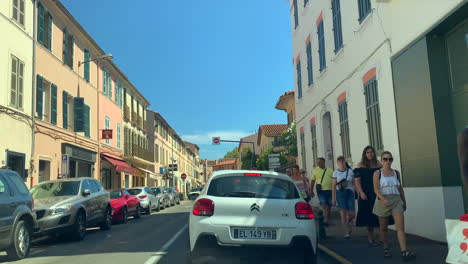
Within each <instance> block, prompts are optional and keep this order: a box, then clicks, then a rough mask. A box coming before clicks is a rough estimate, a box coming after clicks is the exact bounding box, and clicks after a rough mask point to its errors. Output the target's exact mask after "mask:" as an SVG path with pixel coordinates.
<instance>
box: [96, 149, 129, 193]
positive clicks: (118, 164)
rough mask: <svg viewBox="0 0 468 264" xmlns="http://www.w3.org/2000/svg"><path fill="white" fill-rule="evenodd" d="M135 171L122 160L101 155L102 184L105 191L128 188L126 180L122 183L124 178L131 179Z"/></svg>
mask: <svg viewBox="0 0 468 264" xmlns="http://www.w3.org/2000/svg"><path fill="white" fill-rule="evenodd" d="M135 171H136V169H135V168H132V167H131V166H130V165H128V164H127V163H126V162H125V161H123V160H121V159H117V158H113V157H110V156H106V155H101V184H102V186H103V187H104V188H105V189H116V188H122V187H124V188H128V185H127V182H126V181H125V180H124V181H123V183H122V178H123V179H127V178H129V177H130V176H129V175H132V174H134V173H135Z"/></svg>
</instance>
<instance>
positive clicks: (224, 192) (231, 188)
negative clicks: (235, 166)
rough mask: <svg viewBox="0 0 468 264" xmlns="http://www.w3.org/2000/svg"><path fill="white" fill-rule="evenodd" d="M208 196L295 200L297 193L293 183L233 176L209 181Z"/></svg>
mask: <svg viewBox="0 0 468 264" xmlns="http://www.w3.org/2000/svg"><path fill="white" fill-rule="evenodd" d="M207 194H208V195H211V196H218V197H245V198H267V199H297V198H299V193H298V192H297V189H296V186H295V185H294V183H293V182H291V181H287V180H284V179H279V178H272V177H267V176H257V177H250V176H244V175H233V176H228V177H221V178H217V179H214V180H212V181H211V183H210V186H209V188H208V193H207Z"/></svg>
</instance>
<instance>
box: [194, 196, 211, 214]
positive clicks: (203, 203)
mask: <svg viewBox="0 0 468 264" xmlns="http://www.w3.org/2000/svg"><path fill="white" fill-rule="evenodd" d="M192 213H193V214H194V215H199V216H212V215H213V213H214V202H213V201H211V200H210V199H205V198H204V199H200V200H198V201H197V202H196V203H195V204H194V205H193V211H192Z"/></svg>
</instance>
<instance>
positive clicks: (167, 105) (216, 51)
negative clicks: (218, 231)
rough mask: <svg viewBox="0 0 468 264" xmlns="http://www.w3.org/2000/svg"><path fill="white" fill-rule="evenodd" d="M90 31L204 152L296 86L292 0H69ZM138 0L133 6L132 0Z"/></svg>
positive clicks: (235, 135)
mask: <svg viewBox="0 0 468 264" xmlns="http://www.w3.org/2000/svg"><path fill="white" fill-rule="evenodd" d="M62 3H63V4H64V5H65V6H66V7H67V8H68V9H69V11H70V12H71V13H72V14H73V15H74V16H75V18H76V19H77V20H78V21H79V22H80V23H81V25H82V26H83V27H84V28H85V29H86V30H87V31H88V33H89V34H90V35H91V36H92V37H93V38H94V39H95V40H96V41H97V43H98V44H99V45H100V46H101V47H102V48H103V49H104V50H105V51H106V52H107V53H112V54H113V55H114V61H115V63H116V64H117V65H118V66H119V67H120V68H121V69H122V70H123V71H124V72H125V74H126V75H127V76H128V77H129V79H130V80H131V81H132V83H133V84H134V85H135V86H136V87H137V88H138V89H139V90H140V91H141V92H142V94H143V95H144V96H145V97H146V98H147V99H148V100H149V101H150V102H151V106H150V108H151V109H153V110H155V111H158V112H160V113H161V114H162V115H163V116H164V118H165V119H166V120H167V121H168V122H169V123H170V124H171V126H172V127H173V128H174V129H175V130H176V131H177V133H178V134H179V135H181V137H182V138H183V139H184V140H187V141H191V142H192V143H195V144H198V145H199V147H200V155H201V157H202V158H207V159H217V158H221V157H222V156H224V154H225V153H226V152H227V151H228V150H230V149H232V148H234V147H235V146H236V145H235V144H233V143H223V144H221V145H219V146H212V145H211V137H212V136H220V137H221V138H222V139H230V140H239V139H240V138H241V137H243V136H246V135H249V134H251V133H252V132H254V131H256V130H257V129H258V126H259V125H260V124H281V123H286V113H285V112H283V111H279V110H276V109H275V108H274V106H275V103H276V101H277V100H278V97H279V96H280V95H281V94H282V93H284V92H285V91H288V90H291V89H293V72H292V70H293V69H292V64H291V59H292V54H291V50H292V48H291V28H290V16H289V7H290V5H289V3H288V2H287V1H284V0H204V1H196V0H180V1H175V0H151V1H149V0H147V1H143V0H141V1H128V0H99V1H96V0H62ZM130 3H131V4H130Z"/></svg>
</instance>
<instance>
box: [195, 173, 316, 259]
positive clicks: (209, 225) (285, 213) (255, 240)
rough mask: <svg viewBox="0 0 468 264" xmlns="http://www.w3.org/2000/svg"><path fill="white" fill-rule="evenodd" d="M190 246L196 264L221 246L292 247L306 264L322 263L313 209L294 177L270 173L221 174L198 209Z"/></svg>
mask: <svg viewBox="0 0 468 264" xmlns="http://www.w3.org/2000/svg"><path fill="white" fill-rule="evenodd" d="M189 242H190V258H191V260H192V261H193V262H197V259H203V258H205V256H204V254H205V253H206V255H208V256H209V255H212V254H214V251H213V248H216V247H218V246H221V247H223V246H241V247H242V246H244V247H252V246H253V247H257V246H258V247H275V246H277V247H290V248H291V247H292V248H294V249H295V250H296V249H297V250H299V252H300V258H301V259H303V262H304V263H316V260H317V257H316V252H317V233H316V225H315V219H314V214H313V212H312V207H311V206H310V204H308V203H307V202H305V201H304V199H302V198H301V197H300V195H299V191H298V189H297V187H296V186H295V185H294V183H293V181H292V180H291V178H290V177H288V176H287V175H285V174H280V173H276V172H270V171H245V170H237V171H235V170H225V171H218V172H215V173H214V174H213V175H212V177H211V178H210V180H209V181H208V183H207V184H206V185H205V188H203V190H202V191H201V193H200V195H199V196H198V197H197V199H196V201H195V203H194V206H193V210H192V213H191V214H190V219H189ZM210 248H211V249H210Z"/></svg>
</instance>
